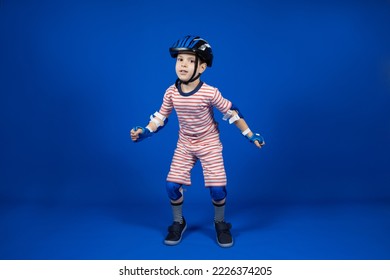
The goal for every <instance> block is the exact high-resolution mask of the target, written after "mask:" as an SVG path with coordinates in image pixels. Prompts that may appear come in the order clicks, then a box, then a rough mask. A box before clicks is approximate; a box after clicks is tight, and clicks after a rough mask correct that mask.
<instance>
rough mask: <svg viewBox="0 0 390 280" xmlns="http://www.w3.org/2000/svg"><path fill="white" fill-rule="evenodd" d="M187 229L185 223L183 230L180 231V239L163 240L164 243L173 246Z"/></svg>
mask: <svg viewBox="0 0 390 280" xmlns="http://www.w3.org/2000/svg"><path fill="white" fill-rule="evenodd" d="M186 229H187V224H186V225H185V226H184V229H183V231H182V232H181V235H180V239H179V240H177V241H171V240H164V244H165V245H169V246H174V245H177V244H179V243H180V241H181V239H182V238H183V234H184V232H185V231H186Z"/></svg>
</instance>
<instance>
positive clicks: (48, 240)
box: [0, 201, 390, 260]
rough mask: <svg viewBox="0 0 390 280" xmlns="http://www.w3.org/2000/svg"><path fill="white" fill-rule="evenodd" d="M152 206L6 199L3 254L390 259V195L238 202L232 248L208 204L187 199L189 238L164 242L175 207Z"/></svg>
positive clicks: (0, 220)
mask: <svg viewBox="0 0 390 280" xmlns="http://www.w3.org/2000/svg"><path fill="white" fill-rule="evenodd" d="M152 204H153V207H149V206H147V205H141V204H140V205H136V204H134V203H133V204H132V205H131V206H130V205H120V204H119V205H115V206H112V205H111V206H96V205H89V206H87V205H84V206H80V205H70V204H68V205H58V204H57V205H55V204H51V205H50V204H47V203H40V204H37V203H12V204H10V203H2V204H1V207H0V213H1V214H0V224H1V228H0V259H10V260H19V259H26V260H31V259H37V260H42V259H44V260H50V259H59V260H68V259H76V260H84V259H91V260H100V259H103V260H110V259H113V260H122V259H128V260H135V259H139V260H151V259H152V260H153V259H185V260H193V259H216V260H218V259H248V260H253V259H267V260H279V259H283V260H292V259H294V260H309V259H315V260H317V259H319V260H326V259H336V260H342V259H352V260H360V259H363V260H367V259H373V260H380V259H390V238H389V236H390V203H388V202H386V201H382V202H349V203H345V202H344V203H343V202H338V203H336V202H334V203H329V202H322V203H307V202H306V203H276V202H274V203H271V202H268V203H247V204H246V206H244V207H243V206H242V205H239V204H234V203H232V205H231V207H230V209H229V210H227V216H228V217H229V222H231V223H232V225H233V229H232V233H233V235H234V238H235V244H234V246H233V247H231V248H227V249H226V248H220V247H219V246H218V245H217V244H216V241H215V233H214V229H213V224H212V222H211V219H212V208H210V206H209V205H208V204H207V205H203V204H201V203H197V204H192V205H191V203H187V205H186V208H185V213H186V214H185V215H186V220H187V223H188V229H187V231H186V233H185V235H184V237H183V240H182V242H181V243H180V244H179V245H177V246H166V245H164V244H163V242H162V241H163V239H164V236H165V234H166V228H167V226H168V225H169V223H170V209H169V207H166V205H165V204H163V203H161V202H153V203H152ZM159 204H160V205H159ZM156 207H159V209H161V210H159V211H155V209H156Z"/></svg>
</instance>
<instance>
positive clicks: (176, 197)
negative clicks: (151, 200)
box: [164, 182, 187, 245]
mask: <svg viewBox="0 0 390 280" xmlns="http://www.w3.org/2000/svg"><path fill="white" fill-rule="evenodd" d="M166 189H167V193H168V196H169V198H170V201H171V208H172V216H173V223H172V225H170V226H169V227H168V235H167V236H166V237H165V240H164V243H165V244H167V245H176V244H179V243H180V241H181V239H182V236H183V233H184V231H185V230H186V228H187V224H186V221H185V219H184V217H183V201H184V199H183V188H182V185H181V184H178V183H173V182H167V184H166Z"/></svg>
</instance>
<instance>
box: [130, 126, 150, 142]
mask: <svg viewBox="0 0 390 280" xmlns="http://www.w3.org/2000/svg"><path fill="white" fill-rule="evenodd" d="M138 129H141V130H142V132H141V133H140V134H138V139H137V140H136V141H135V142H141V141H142V140H144V139H146V138H149V137H152V136H153V132H151V131H150V130H149V128H147V127H146V128H144V127H142V126H136V127H134V128H133V130H134V131H137V130H138Z"/></svg>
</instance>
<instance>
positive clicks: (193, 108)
mask: <svg viewBox="0 0 390 280" xmlns="http://www.w3.org/2000/svg"><path fill="white" fill-rule="evenodd" d="M231 106H232V103H231V101H229V100H228V99H225V98H224V97H223V96H222V95H221V92H220V91H219V90H218V89H217V88H215V87H212V86H210V85H207V84H206V83H204V82H200V83H199V85H198V86H197V88H196V89H194V90H193V91H192V92H190V93H182V92H181V91H179V89H178V88H177V87H176V86H175V85H172V86H170V87H169V88H168V89H167V90H166V92H165V94H164V98H163V103H162V105H161V108H160V111H159V112H160V114H162V115H164V116H166V117H169V115H170V114H171V112H172V109H173V108H175V110H176V114H177V117H178V121H179V128H180V130H179V142H182V143H187V144H192V145H199V144H204V143H214V142H219V141H220V140H219V130H218V123H217V122H216V121H215V119H214V112H213V107H215V108H216V109H217V110H219V111H220V112H221V113H222V114H226V113H227V111H228V110H229V109H230V108H231Z"/></svg>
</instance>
